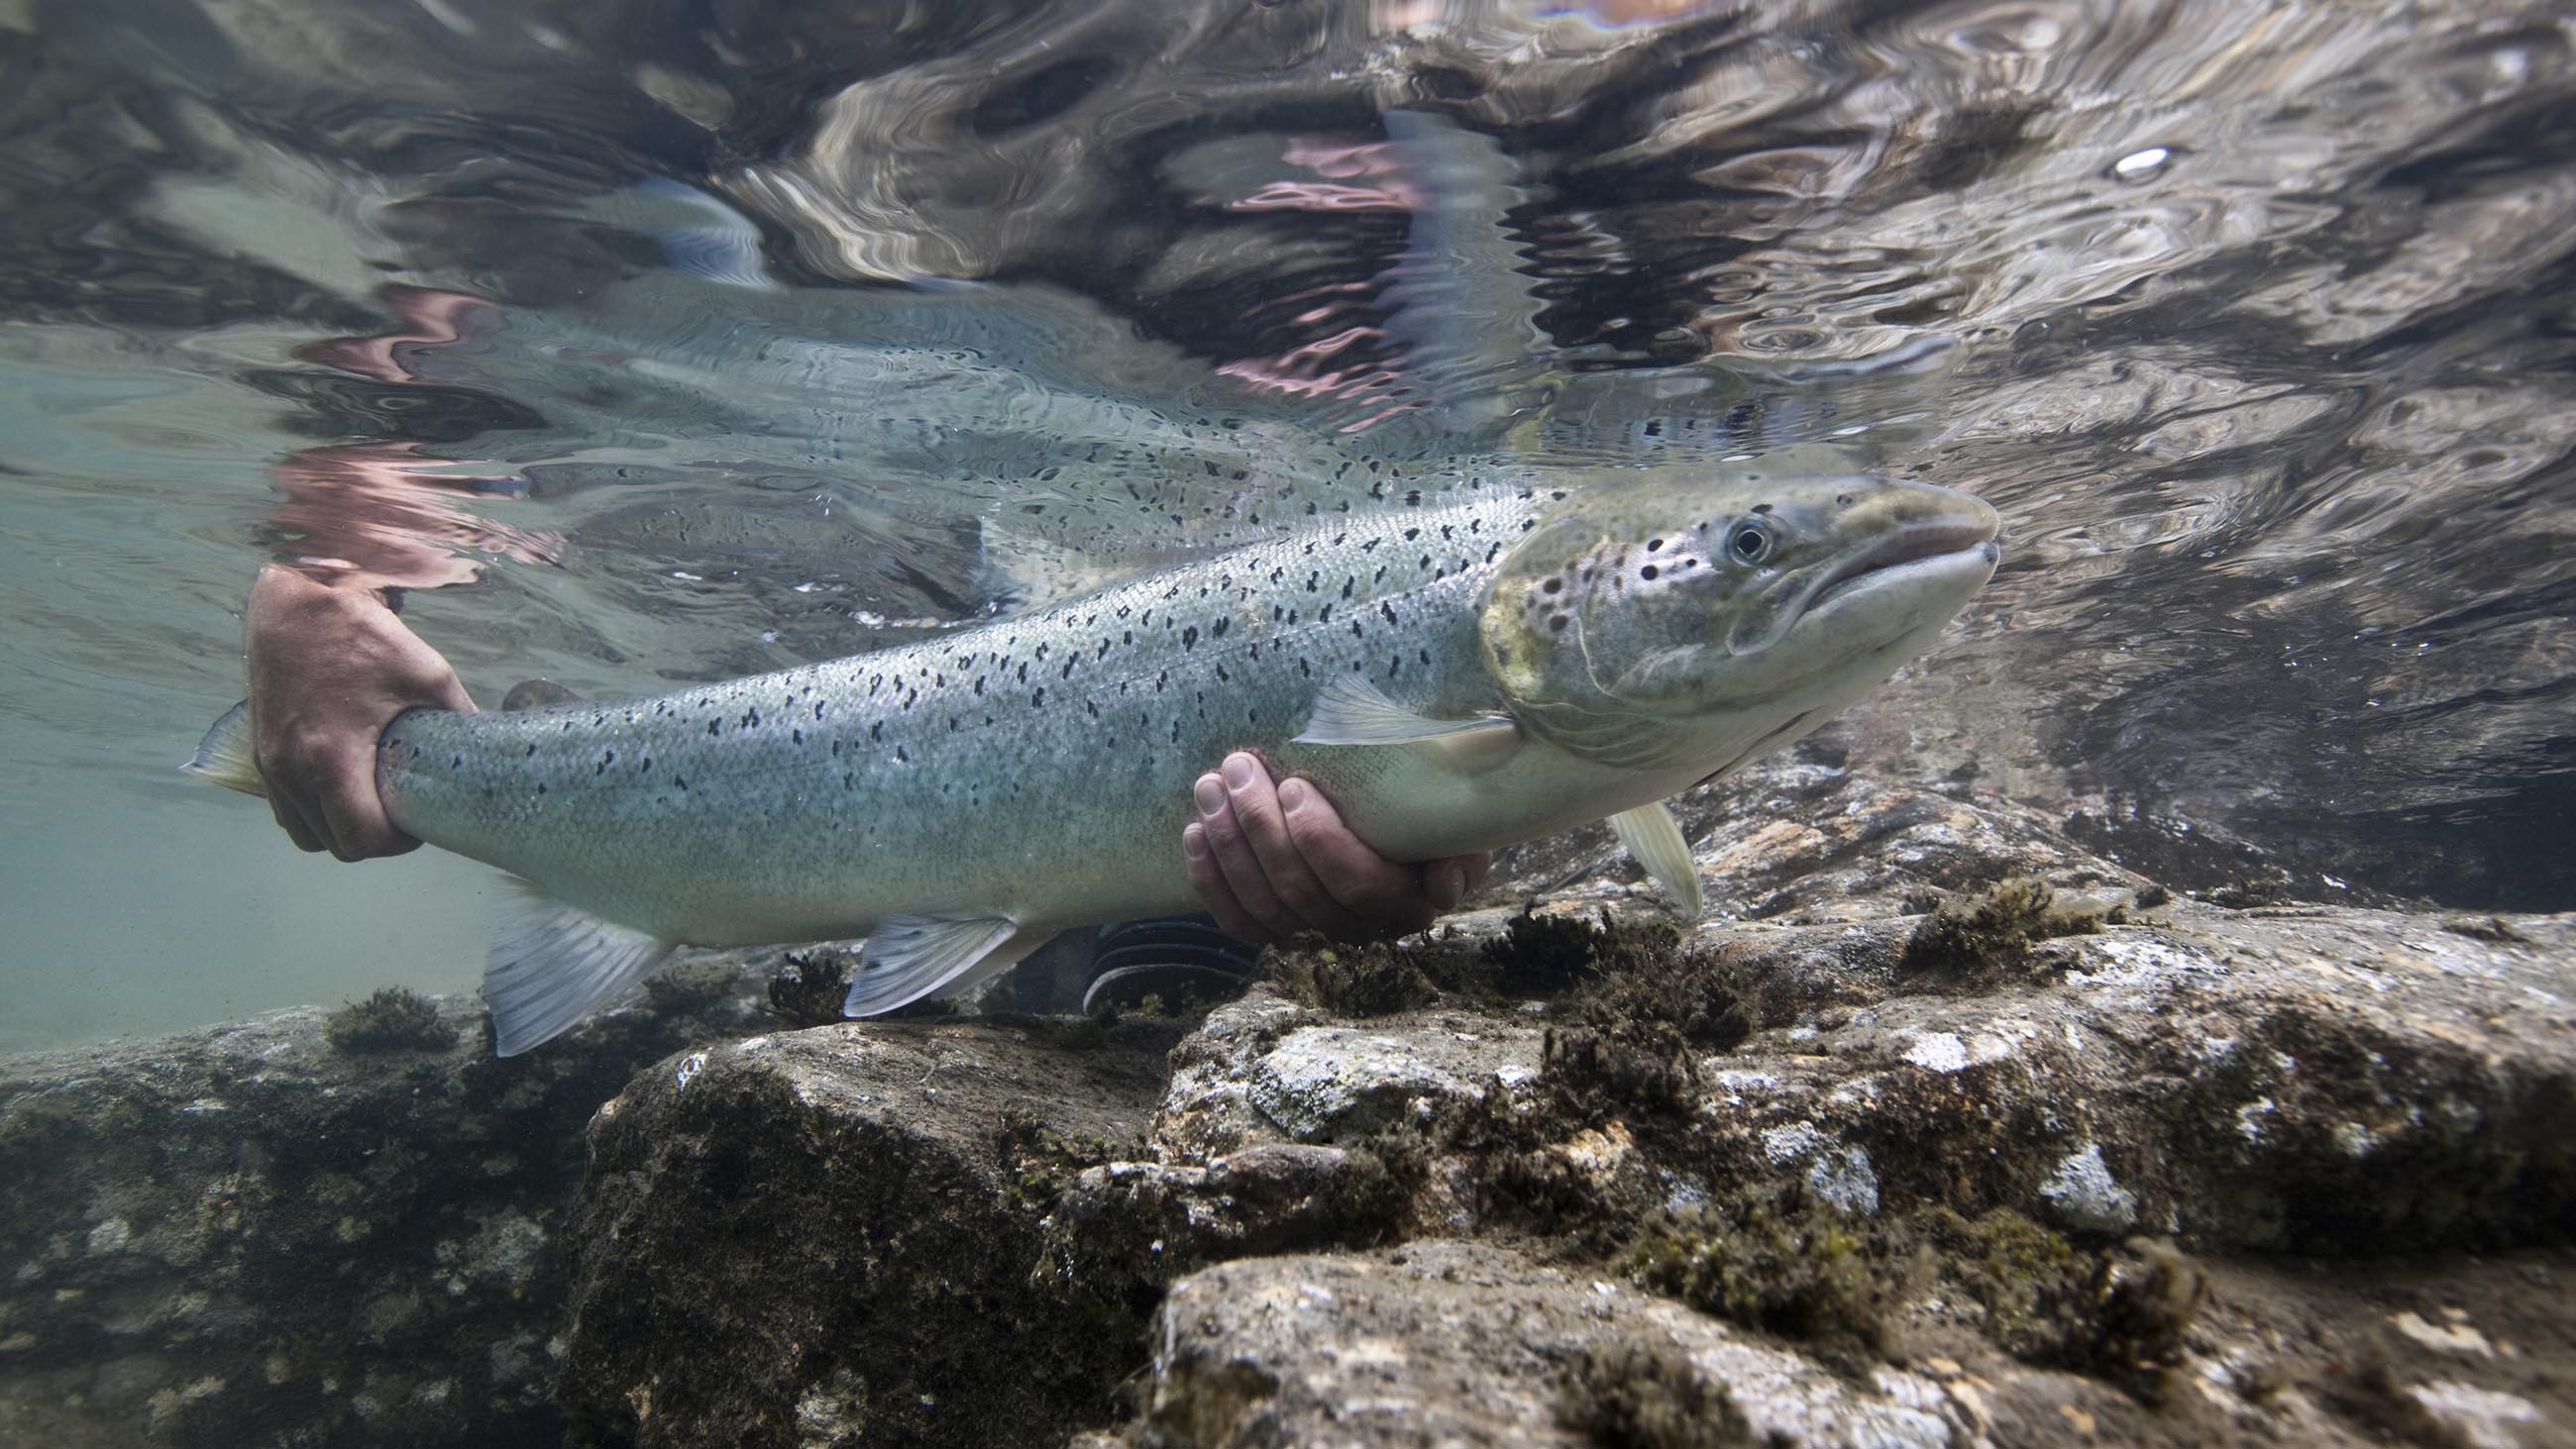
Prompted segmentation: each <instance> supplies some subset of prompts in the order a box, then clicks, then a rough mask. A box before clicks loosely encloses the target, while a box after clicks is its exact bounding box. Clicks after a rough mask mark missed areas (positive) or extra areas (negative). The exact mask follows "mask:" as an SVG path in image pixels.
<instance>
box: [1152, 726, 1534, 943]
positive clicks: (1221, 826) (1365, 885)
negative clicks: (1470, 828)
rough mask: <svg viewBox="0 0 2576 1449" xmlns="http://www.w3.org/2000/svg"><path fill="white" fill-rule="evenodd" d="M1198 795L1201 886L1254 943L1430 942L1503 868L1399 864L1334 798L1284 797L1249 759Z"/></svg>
mask: <svg viewBox="0 0 2576 1449" xmlns="http://www.w3.org/2000/svg"><path fill="white" fill-rule="evenodd" d="M1192 794H1193V797H1194V799H1195V801H1196V803H1197V805H1198V815H1199V818H1198V819H1197V820H1196V821H1194V822H1192V823H1191V824H1190V825H1189V826H1188V827H1187V828H1185V829H1183V830H1182V831H1181V859H1182V862H1183V864H1184V865H1185V866H1186V867H1187V868H1188V870H1189V876H1190V885H1191V887H1192V888H1193V889H1194V890H1196V891H1197V892H1198V893H1199V901H1200V903H1201V904H1203V905H1205V906H1206V907H1207V909H1208V914H1210V915H1212V916H1214V917H1216V923H1217V924H1218V925H1219V926H1221V927H1223V928H1224V929H1225V931H1226V932H1227V933H1228V934H1230V935H1236V936H1241V937H1244V938H1245V939H1247V940H1253V941H1265V942H1279V941H1285V940H1287V939H1288V938H1289V937H1291V936H1294V935H1296V934H1298V933H1299V932H1301V931H1318V932H1321V933H1323V934H1324V935H1326V936H1329V937H1332V938H1333V939H1335V940H1339V941H1365V940H1372V939H1375V938H1378V937H1383V936H1401V935H1403V934H1405V933H1406V932H1408V931H1419V930H1421V929H1422V928H1423V927H1425V926H1428V925H1430V924H1431V923H1432V922H1433V921H1434V920H1436V919H1438V918H1439V917H1440V915H1441V914H1442V913H1443V912H1446V911H1450V910H1454V909H1456V907H1457V905H1458V903H1459V902H1460V901H1461V900H1464V899H1466V896H1467V893H1468V892H1469V891H1472V890H1474V889H1475V888H1476V887H1477V886H1479V885H1481V884H1483V883H1484V879H1485V875H1486V872H1488V871H1490V870H1492V869H1493V866H1494V857H1493V855H1492V853H1490V852H1486V851H1479V852H1477V853H1476V854H1474V855H1454V856H1450V857H1448V858H1446V859H1443V860H1434V861H1429V862H1427V863H1425V864H1422V865H1418V866H1414V865H1399V864H1397V863H1396V862H1394V861H1391V860H1389V859H1387V858H1386V857H1385V856H1383V855H1380V854H1378V853H1377V851H1376V850H1375V849H1374V848H1372V847H1371V846H1370V845H1369V844H1368V842H1366V841H1364V840H1362V839H1360V838H1359V837H1358V836H1356V835H1353V834H1352V833H1351V830H1350V827H1349V826H1347V825H1344V824H1343V823H1342V817H1341V812H1339V811H1337V810H1335V809H1334V808H1333V804H1332V802H1331V801H1329V800H1327V799H1325V798H1324V792H1323V791H1321V790H1318V789H1316V788H1315V787H1314V786H1313V785H1311V784H1308V783H1307V782H1306V781H1304V780H1300V779H1295V778H1293V777H1292V778H1290V779H1288V780H1286V781H1284V782H1282V783H1280V784H1278V785H1276V786H1273V784H1272V783H1271V779H1270V772H1269V770H1268V769H1267V768H1266V767H1264V766H1263V765H1262V763H1261V761H1260V760H1258V759H1256V758H1255V757H1253V756H1252V755H1250V754H1246V753H1243V752H1241V751H1238V752H1236V753H1234V754H1231V755H1228V756H1226V757H1225V762H1224V764H1223V765H1221V766H1219V767H1218V769H1217V771H1216V772H1215V773H1212V774H1206V775H1201V776H1200V777H1199V778H1198V783H1197V785H1196V787H1195V788H1194V789H1193V791H1192Z"/></svg>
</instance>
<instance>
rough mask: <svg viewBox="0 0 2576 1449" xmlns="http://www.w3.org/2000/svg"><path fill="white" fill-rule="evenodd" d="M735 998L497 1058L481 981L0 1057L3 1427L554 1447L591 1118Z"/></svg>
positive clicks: (118, 1435) (218, 1443)
mask: <svg viewBox="0 0 2576 1449" xmlns="http://www.w3.org/2000/svg"><path fill="white" fill-rule="evenodd" d="M735 1019H736V1018H735V1016H734V1015H733V1014H732V1011H731V1008H730V1006H729V1005H727V1006H715V1005H712V1004H711V1006H710V1009H709V1010H708V1011H704V1012H700V1013H698V1014H695V1015H691V1016H687V1017H676V1018H674V1017H661V1016H657V1015H654V1014H651V1013H647V1012H642V1011H616V1012H610V1013H606V1014H604V1015H602V1016H601V1017H600V1018H598V1019H597V1020H595V1021H594V1022H592V1023H591V1024H589V1025H587V1026H585V1027H584V1028H583V1029H582V1030H581V1031H578V1032H575V1033H572V1034H570V1035H567V1036H566V1037H564V1038H563V1039H562V1040H560V1041H558V1042H555V1043H553V1044H552V1045H551V1046H550V1047H549V1049H548V1050H547V1051H546V1052H545V1053H544V1054H542V1055H536V1056H527V1057H518V1058H513V1059H510V1060H508V1061H501V1060H496V1059H494V1058H493V1057H492V1056H491V1054H490V1049H489V1047H488V1045H487V1044H486V1043H487V1035H486V1032H485V1028H484V1018H483V1014H482V1012H481V1010H480V1009H479V1007H478V1006H477V1005H476V1004H475V1003H474V1002H473V1001H472V999H471V998H452V999H446V1000H434V999H431V998H426V997H421V996H417V995H414V994H412V993H409V992H399V991H387V992H380V993H377V994H376V995H375V996H373V997H370V998H368V1000H367V1001H366V1002H363V1003H361V1004H360V1006H359V1007H357V1008H353V1009H351V1010H349V1011H344V1012H342V1013H339V1014H336V1015H327V1014H326V1013H324V1012H322V1011H319V1010H315V1009H311V1008H299V1009H296V1010H291V1011H281V1012H275V1013H271V1014H269V1015H266V1016H262V1017H258V1018H256V1019H253V1020H251V1021H247V1022H241V1023H236V1024H233V1025H229V1026H222V1027H215V1028H210V1029H207V1030H204V1031H192V1032H180V1033H175V1034H171V1035H167V1036H158V1037H149V1038H142V1039H137V1040H132V1041H119V1042H108V1043H101V1044H99V1045H95V1046H89V1047H80V1048H72V1049H68V1050H62V1051H53V1052H45V1053H39V1054H33V1055H28V1056H21V1057H14V1058H7V1059H0V1262H5V1263H7V1264H8V1265H9V1267H8V1270H7V1271H6V1272H5V1273H0V1441H5V1442H9V1443H13V1444H14V1443H26V1444H31V1445H32V1444H54V1443H62V1444H73V1443H102V1444H139V1443H146V1442H149V1443H153V1444H160V1445H179V1446H206V1449H234V1446H238V1445H244V1444H268V1443H291V1444H301V1445H314V1446H329V1445H360V1444H364V1445H368V1446H376V1445H408V1444H420V1445H451V1444H468V1443H470V1444H476V1445H488V1446H496V1449H501V1446H512V1445H540V1444H553V1443H556V1442H558V1441H559V1440H560V1438H561V1434H562V1425H561V1416H560V1415H559V1414H558V1413H557V1411H556V1410H555V1407H554V1405H553V1403H552V1401H551V1397H550V1396H551V1393H552V1389H553V1374H554V1365H553V1360H552V1357H551V1355H550V1353H549V1352H548V1349H547V1345H548V1344H549V1343H551V1342H553V1341H555V1340H556V1338H557V1337H558V1335H559V1334H560V1333H561V1332H562V1329H563V1325H564V1321H565V1310H566V1300H565V1263H564V1259H563V1257H562V1256H561V1253H560V1247H561V1244H562V1240H563V1234H564V1225H565V1219H566V1216H567V1213H568V1211H569V1209H570V1206H571V1203H572V1197H573V1193H574V1191H575V1190H576V1189H577V1188H578V1187H579V1185H580V1181H581V1173H582V1153H581V1133H582V1126H583V1124H584V1123H585V1122H586V1121H587V1120H588V1119H589V1117H590V1115H591V1113H592V1111H593V1110H594V1109H595V1108H596V1107H597V1106H598V1104H599V1103H600V1101H601V1100H602V1099H604V1098H605V1097H607V1096H608V1095H609V1094H611V1093H613V1092H615V1091H616V1090H617V1088H618V1087H619V1086H620V1085H621V1084H623V1083H624V1082H625V1081H626V1079H627V1078H628V1076H629V1075H631V1074H632V1073H633V1071H634V1070H635V1068H636V1066H637V1065H638V1064H639V1063H641V1062H645V1061H649V1060H651V1059H652V1058H654V1057H657V1056H659V1055H661V1054H663V1053H665V1052H667V1051H669V1050H670V1049H671V1048H672V1047H673V1046H674V1045H676V1044H678V1043H679V1042H680V1041H683V1040H686V1039H687V1038H688V1036H689V1035H690V1034H692V1033H701V1032H721V1031H723V1030H725V1029H727V1025H728V1024H729V1023H730V1022H732V1021H733V1020H735ZM22 1431H23V1432H22Z"/></svg>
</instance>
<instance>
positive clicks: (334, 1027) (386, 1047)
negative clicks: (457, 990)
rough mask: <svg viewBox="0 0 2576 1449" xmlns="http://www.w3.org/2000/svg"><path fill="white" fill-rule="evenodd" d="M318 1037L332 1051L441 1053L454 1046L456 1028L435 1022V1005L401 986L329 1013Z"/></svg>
mask: <svg viewBox="0 0 2576 1449" xmlns="http://www.w3.org/2000/svg"><path fill="white" fill-rule="evenodd" d="M322 1034H323V1036H324V1038H325V1039H327V1040H328V1041H329V1042H330V1043H331V1046H332V1049H333V1050H335V1051H341V1052H346V1053H348V1054H350V1055H352V1056H357V1055H365V1054H370V1053H376V1052H443V1051H445V1050H447V1049H448V1048H449V1047H452V1046H454V1045H456V1035H457V1033H456V1028H455V1027H453V1026H450V1025H449V1024H447V1023H446V1022H444V1021H442V1020H440V1019H439V1015H438V1003H437V1002H434V1001H432V1000H430V999H429V998H428V997H426V996H423V995H421V994H420V993H419V992H417V991H413V990H411V989H410V988H408V987H403V986H385V987H379V988H378V989H377V990H376V991H375V992H374V993H372V994H371V995H369V996H368V997H367V999H366V1000H364V1001H358V1002H352V1003H350V1004H349V1005H347V1006H344V1007H341V1008H340V1009H339V1010H338V1011H335V1012H333V1013H331V1016H330V1018H329V1019H328V1020H326V1021H325V1022H323V1024H322Z"/></svg>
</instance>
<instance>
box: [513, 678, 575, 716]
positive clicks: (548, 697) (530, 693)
mask: <svg viewBox="0 0 2576 1449" xmlns="http://www.w3.org/2000/svg"><path fill="white" fill-rule="evenodd" d="M579 703H581V696H580V695H578V694H575V693H573V692H572V691H571V690H569V689H566V688H564V687H563V686H562V685H560V684H557V683H555V682H554V681H553V680H551V679H522V680H520V681H519V682H518V683H516V684H514V685H511V686H510V692H509V693H508V694H505V695H503V696H501V708H503V709H505V710H510V709H536V708H538V707H540V706H543V705H549V704H579Z"/></svg>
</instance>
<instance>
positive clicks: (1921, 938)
mask: <svg viewBox="0 0 2576 1449" xmlns="http://www.w3.org/2000/svg"><path fill="white" fill-rule="evenodd" d="M2126 919H2127V914H2126V912H2125V911H2123V910H2120V909H2119V908H2116V907H2115V908H2113V909H2112V910H2111V911H2108V912H2104V911H2081V910H2064V909H2060V908H2059V907H2058V905H2057V891H2056V888H2055V887H2053V886H2051V885H2049V884H2048V882H2046V881H2044V880H2040V879H2038V878H2037V877H2034V876H2020V877H2015V878H2014V879H2011V880H2007V881H2003V882H2000V883H1999V884H1997V885H1996V886H1995V887H1994V888H1993V889H1991V890H1989V891H1987V892H1986V894H1984V895H1983V896H1980V897H1979V898H1977V899H1976V900H1975V901H1973V902H1971V903H1969V904H1967V905H1964V906H1962V905H1960V904H1958V903H1956V902H1944V903H1943V904H1942V905H1941V906H1940V907H1938V908H1937V909H1935V910H1934V911H1933V912H1932V914H1931V915H1930V916H1929V917H1928V918H1926V919H1925V920H1924V922H1923V924H1921V925H1919V926H1917V927H1915V928H1914V934H1913V935H1912V936H1910V937H1908V938H1907V939H1906V942H1905V951H1904V954H1903V955H1902V956H1901V957H1899V958H1898V961H1897V965H1898V968H1899V969H1900V970H1904V971H1909V972H1946V973H1950V974H1954V975H1963V976H1964V975H1972V974H1975V973H1978V972H1982V971H1991V970H1995V969H1999V968H2013V967H2017V966H2019V965H2020V964H2021V962H2022V960H2023V958H2024V957H2026V956H2028V955H2029V954H2030V948H2031V947H2032V946H2033V945H2036V944H2037V943H2039V942H2041V941H2045V940H2049V939H2051V938H2053V937H2058V936H2090V935H2096V934H2098V933H2100V931H2101V929H2102V927H2103V926H2104V925H2105V924H2110V925H2118V924H2120V923H2122V922H2123V921H2125V920H2126Z"/></svg>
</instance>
